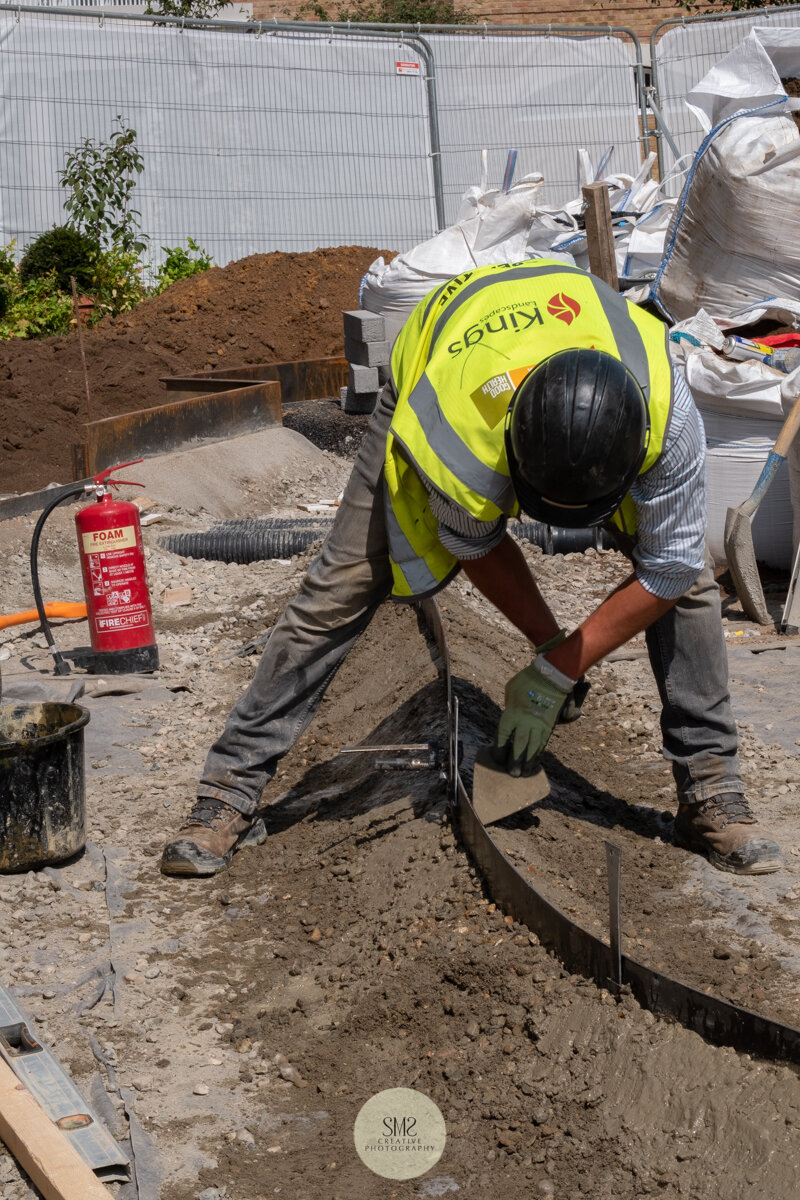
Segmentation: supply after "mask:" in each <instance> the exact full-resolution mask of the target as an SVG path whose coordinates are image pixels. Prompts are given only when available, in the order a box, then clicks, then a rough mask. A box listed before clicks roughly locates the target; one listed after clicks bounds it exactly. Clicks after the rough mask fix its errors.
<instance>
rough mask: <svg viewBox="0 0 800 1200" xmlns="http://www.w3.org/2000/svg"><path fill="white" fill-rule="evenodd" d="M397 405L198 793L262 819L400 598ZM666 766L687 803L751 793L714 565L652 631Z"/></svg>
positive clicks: (359, 464)
mask: <svg viewBox="0 0 800 1200" xmlns="http://www.w3.org/2000/svg"><path fill="white" fill-rule="evenodd" d="M394 404H395V398H394V393H393V391H392V389H391V388H390V387H386V388H384V390H383V392H382V394H381V397H380V399H379V401H378V404H377V406H376V409H375V412H374V414H373V416H372V420H371V422H370V426H369V429H368V432H367V434H366V436H365V438H364V442H363V444H362V447H361V450H360V452H359V454H358V457H357V458H356V462H355V465H354V467H353V473H352V475H351V476H350V481H349V483H348V484H347V487H346V489H345V493H344V496H343V499H342V502H341V504H340V506H339V510H338V512H337V515H336V520H335V521H334V524H333V528H332V529H331V531H330V533H329V534H328V537H327V538H326V540H325V543H324V545H323V547H322V552H321V554H320V555H319V557H318V558H316V559H315V560H314V562H313V563H312V564H311V566H310V567H309V570H308V573H307V575H306V577H305V579H304V580H303V583H302V586H301V589H300V593H299V595H297V596H296V597H295V599H294V600H292V601H291V602H290V604H289V605H288V607H287V608H286V611H285V612H284V614H283V616H282V617H281V619H280V620H279V621H278V623H277V624H276V626H275V628H274V629H273V631H272V635H271V637H270V639H269V641H268V643H267V645H266V648H265V650H264V653H263V654H262V656H261V660H260V662H259V664H258V667H257V669H256V673H255V676H254V678H253V681H252V683H251V684H250V686H249V688H248V689H247V690H246V691H245V692H244V694H243V695H242V696H241V697H240V699H239V700H238V701H237V703H236V705H235V706H234V708H233V710H232V711H231V714H230V716H229V717H228V721H227V724H226V725H225V729H224V731H223V733H222V735H221V736H220V737H219V738H218V739H217V741H216V742H215V743H214V745H213V746H212V747H211V750H210V751H209V754H208V758H207V759H206V764H205V768H204V771H203V775H202V778H201V781H200V786H199V788H198V795H199V796H201V797H207V796H210V797H214V798H216V799H218V800H224V801H225V802H226V803H228V804H230V805H232V806H233V807H234V808H236V809H238V810H239V811H240V812H242V813H245V814H250V813H252V812H253V811H254V810H255V809H256V808H257V807H258V804H259V801H260V799H261V793H262V792H263V790H264V788H265V787H266V785H267V783H268V782H269V780H270V779H271V778H272V776H273V775H274V773H275V768H276V765H277V763H278V760H279V759H280V758H281V757H282V756H283V755H284V754H286V753H287V752H288V751H289V750H290V749H291V748H292V746H293V745H294V744H295V742H296V741H297V739H298V738H299V737H300V735H301V734H302V732H303V731H304V730H305V729H306V728H307V726H308V725H309V723H310V722H311V719H312V718H313V716H314V713H315V712H316V710H317V708H318V706H319V703H320V701H321V699H322V696H323V694H324V692H325V689H326V687H327V686H328V684H329V683H330V681H331V679H332V678H333V676H334V674H335V672H336V669H337V667H338V666H339V665H340V663H341V662H342V661H343V660H344V657H345V655H346V654H347V652H348V651H349V650H350V648H351V646H352V645H353V644H354V643H355V641H356V639H357V638H358V635H359V634H360V633H361V632H362V630H364V629H365V628H366V627H367V625H368V624H369V622H370V620H371V618H372V615H373V613H374V612H375V610H376V608H377V607H378V605H379V604H380V603H381V602H382V601H383V600H384V599H385V598H386V597H387V596H388V595H389V594H390V592H391V586H392V573H391V568H390V564H389V554H388V546H387V538H386V527H385V521H384V497H383V462H384V454H385V447H386V436H387V433H388V429H389V425H390V423H391V419H392V412H393V410H394ZM647 648H648V651H649V654H650V662H651V665H652V668H653V673H654V675H655V678H656V682H657V684H658V689H659V693H660V697H661V703H662V706H663V707H662V716H661V728H662V733H663V738H664V753H665V756H666V757H667V758H668V759H670V760H671V761H672V766H673V773H674V776H675V782H676V785H677V789H678V796H679V798H680V799H681V800H686V801H691V800H692V799H696V800H701V799H707V798H708V797H710V796H714V795H717V794H719V793H720V792H741V791H742V790H743V788H742V783H741V779H740V776H739V762H738V752H737V746H738V741H737V735H736V727H735V724H734V721H733V716H732V713H731V707H730V698H729V695H728V661H727V653H726V648H725V639H724V636H723V631H722V621H721V617H720V599H719V590H718V588H717V586H716V584H715V582H714V577H713V573H712V570H711V565H710V562H707V564H706V567H705V569H704V571H703V573H702V574H701V576H700V577H699V579H698V580H697V582H696V583H695V584H694V586H693V587H692V588H691V589H690V590H689V591H688V592H687V593H686V595H685V596H683V597H682V598H681V599H680V600H679V601H678V603H677V605H676V606H675V607H674V608H672V609H670V611H669V612H668V613H666V614H665V615H664V616H663V617H661V618H660V619H659V620H658V621H657V622H656V623H655V624H654V625H652V626H651V627H650V629H648V631H647Z"/></svg>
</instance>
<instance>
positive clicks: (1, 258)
mask: <svg viewBox="0 0 800 1200" xmlns="http://www.w3.org/2000/svg"><path fill="white" fill-rule="evenodd" d="M16 244H17V242H16V238H15V239H14V241H13V242H9V243H8V245H7V246H2V247H0V279H5V281H6V283H8V281H9V280H11V279H16V277H17V264H16V263H15V262H14V247H15V246H16Z"/></svg>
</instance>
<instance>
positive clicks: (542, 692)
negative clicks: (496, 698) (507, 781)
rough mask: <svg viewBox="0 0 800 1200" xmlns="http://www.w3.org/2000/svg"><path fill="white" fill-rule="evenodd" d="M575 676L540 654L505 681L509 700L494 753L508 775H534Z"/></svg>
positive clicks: (573, 684)
mask: <svg viewBox="0 0 800 1200" xmlns="http://www.w3.org/2000/svg"><path fill="white" fill-rule="evenodd" d="M574 687H575V680H574V679H570V678H569V676H567V675H564V674H563V672H562V671H559V670H558V669H557V668H556V667H554V666H553V665H552V663H549V662H548V661H547V659H546V658H545V657H544V655H542V654H539V655H537V657H536V658H535V659H534V660H533V662H532V663H531V665H530V666H529V667H525V669H524V670H523V671H520V672H519V673H518V674H517V675H514V677H513V678H512V679H509V681H508V683H507V684H506V703H505V709H504V711H503V715H502V716H501V718H500V724H499V725H498V727H497V738H496V740H495V744H494V748H493V750H492V754H493V756H494V759H495V762H498V763H502V764H503V765H504V766H505V768H506V770H507V771H508V773H509V775H515V776H517V775H531V774H533V772H534V771H535V770H536V768H537V767H538V765H539V759H540V757H541V755H542V752H543V750H544V748H545V746H546V745H547V743H548V741H549V739H550V734H551V733H552V732H553V729H554V728H555V725H556V722H557V721H558V717H559V714H560V712H561V710H562V708H563V707H564V703H565V701H566V699H567V697H568V696H569V695H570V693H571V692H572V689H573V688H574Z"/></svg>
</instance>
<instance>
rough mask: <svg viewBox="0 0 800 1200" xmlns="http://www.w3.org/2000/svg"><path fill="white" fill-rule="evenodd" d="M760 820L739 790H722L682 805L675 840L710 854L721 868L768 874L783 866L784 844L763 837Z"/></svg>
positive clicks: (754, 873)
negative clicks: (757, 830) (759, 833)
mask: <svg viewBox="0 0 800 1200" xmlns="http://www.w3.org/2000/svg"><path fill="white" fill-rule="evenodd" d="M757 826H758V822H757V821H756V819H755V817H754V816H753V814H752V812H751V811H750V805H749V804H748V803H747V801H746V799H745V798H744V796H742V795H741V794H740V793H739V792H722V793H721V795H719V796H711V797H710V798H709V799H708V800H701V801H700V802H699V803H698V804H679V805H678V815H677V816H676V818H675V830H674V837H673V840H674V842H675V844H676V845H677V846H683V847H684V849H686V850H698V851H699V852H700V853H701V854H707V855H708V861H709V862H710V863H711V865H712V866H714V867H716V868H717V869H718V870H720V871H732V872H733V873H734V874H735V875H767V874H769V872H770V871H777V870H778V868H779V867H780V865H781V860H780V847H779V846H778V843H777V842H773V841H772V839H771V838H765V837H759V835H758V833H757V832H756V829H757Z"/></svg>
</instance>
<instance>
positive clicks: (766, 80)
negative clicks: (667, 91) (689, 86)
mask: <svg viewBox="0 0 800 1200" xmlns="http://www.w3.org/2000/svg"><path fill="white" fill-rule="evenodd" d="M780 34H781V50H780V53H779V52H778V50H776V49H775V47H774V46H773V45H772V44H771V43H770V42H769V39H768V38H767V36H766V35H765V33H764V31H763V30H761V29H754V30H752V32H751V33H750V34H749V36H748V37H747V38H746V39H745V40H744V41H743V42H742V43H741V44H740V45H739V46H738V47H737V48H736V49H735V50H733V51H732V52H731V53H730V54H728V55H727V56H726V57H725V58H724V59H722V60H721V61H720V62H719V63H718V64H717V65H716V66H715V67H714V68H713V69H712V70H711V71H710V72H709V73H708V74H707V75H706V76H705V78H704V79H703V80H702V81H701V82H700V83H699V84H698V85H697V87H695V88H694V89H693V91H692V92H690V94H689V98H688V100H687V103H688V104H689V107H690V108H691V109H692V111H693V112H694V113H695V115H696V116H697V117H698V120H700V121H701V123H702V124H703V126H704V128H706V129H707V130H708V133H707V135H706V137H705V139H704V141H703V143H702V145H701V146H700V149H699V150H698V151H697V154H696V156H695V159H694V162H693V164H692V166H691V168H690V170H689V174H688V176H687V179H686V183H685V185H684V188H683V192H682V194H681V197H680V199H679V201H678V204H677V207H676V209H675V212H674V215H673V219H672V222H671V224H670V228H669V230H668V232H667V239H666V249H665V254H664V259H663V262H662V264H661V267H660V270H659V273H658V276H657V277H656V280H655V283H654V285H653V289H652V292H651V298H652V299H653V300H655V302H656V304H657V305H658V306H659V308H660V309H661V310H662V312H663V313H664V314H665V315H666V316H667V317H669V318H670V319H671V320H673V321H680V320H683V319H685V318H686V317H689V316H691V315H692V314H693V313H695V312H697V310H698V309H699V308H704V309H706V310H707V311H708V312H709V313H711V315H712V316H714V317H727V316H729V315H730V314H731V313H732V312H733V311H735V310H736V309H739V308H741V307H742V306H744V305H746V304H748V303H752V302H753V301H754V300H760V299H761V298H762V297H764V296H774V295H780V296H787V297H790V298H795V299H798V298H800V133H798V129H797V126H796V125H795V123H794V120H793V119H792V117H791V115H790V114H791V111H793V110H794V108H795V107H796V104H795V102H794V101H791V100H789V99H788V97H787V96H786V93H785V91H784V88H783V85H782V83H781V80H780V76H779V75H778V72H777V71H776V69H775V66H774V65H773V57H774V58H775V59H776V60H778V59H779V58H780V63H781V67H782V69H783V70H784V71H786V72H789V71H790V70H791V68H790V66H789V65H788V64H789V62H790V61H792V54H793V56H794V57H793V61H794V62H795V63H796V69H795V71H794V73H796V74H797V75H800V30H797V29H781V31H780ZM771 56H772V57H771Z"/></svg>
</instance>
